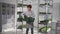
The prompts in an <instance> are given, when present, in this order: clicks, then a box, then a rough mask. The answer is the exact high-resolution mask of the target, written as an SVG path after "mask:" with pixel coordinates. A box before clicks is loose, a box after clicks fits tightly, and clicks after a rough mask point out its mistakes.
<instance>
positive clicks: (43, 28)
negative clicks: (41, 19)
mask: <svg viewBox="0 0 60 34" xmlns="http://www.w3.org/2000/svg"><path fill="white" fill-rule="evenodd" d="M49 28H51V26H48V27H46V26H45V27H42V28H39V32H41V33H45V32H47V30H48V29H49Z"/></svg>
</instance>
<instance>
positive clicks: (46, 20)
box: [38, 0, 53, 34]
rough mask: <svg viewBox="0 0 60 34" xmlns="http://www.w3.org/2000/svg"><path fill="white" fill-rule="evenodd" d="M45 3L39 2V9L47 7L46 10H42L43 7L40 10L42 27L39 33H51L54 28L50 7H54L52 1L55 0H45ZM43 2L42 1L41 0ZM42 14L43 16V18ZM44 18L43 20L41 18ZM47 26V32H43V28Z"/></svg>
mask: <svg viewBox="0 0 60 34" xmlns="http://www.w3.org/2000/svg"><path fill="white" fill-rule="evenodd" d="M43 1H44V3H40V4H39V9H40V8H43V9H45V11H41V9H40V10H39V23H38V24H39V25H38V26H39V28H40V32H39V33H42V34H51V28H52V25H51V24H52V13H51V12H49V8H50V9H51V8H52V7H53V5H52V4H50V2H53V1H46V0H43ZM40 2H41V1H40ZM41 16H42V18H43V19H42V18H41ZM40 19H42V20H40ZM44 27H46V31H45V32H42V31H41V30H42V29H43V28H44ZM48 27H50V31H49V32H48Z"/></svg>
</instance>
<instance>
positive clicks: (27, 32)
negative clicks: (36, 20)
mask: <svg viewBox="0 0 60 34" xmlns="http://www.w3.org/2000/svg"><path fill="white" fill-rule="evenodd" d="M31 25H32V26H33V23H32V24H31ZM28 31H29V28H27V29H26V34H28ZM31 34H33V27H31Z"/></svg>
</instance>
